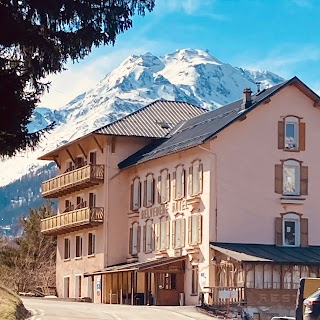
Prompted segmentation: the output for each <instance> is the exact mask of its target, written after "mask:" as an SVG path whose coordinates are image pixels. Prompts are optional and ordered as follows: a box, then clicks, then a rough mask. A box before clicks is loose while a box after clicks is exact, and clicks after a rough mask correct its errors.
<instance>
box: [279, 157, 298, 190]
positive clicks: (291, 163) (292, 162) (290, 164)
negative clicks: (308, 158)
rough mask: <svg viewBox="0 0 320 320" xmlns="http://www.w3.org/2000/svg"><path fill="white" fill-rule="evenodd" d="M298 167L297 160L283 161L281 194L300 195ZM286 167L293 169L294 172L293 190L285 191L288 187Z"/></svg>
mask: <svg viewBox="0 0 320 320" xmlns="http://www.w3.org/2000/svg"><path fill="white" fill-rule="evenodd" d="M300 167H301V164H300V162H299V161H297V160H286V161H284V162H283V185H282V188H283V194H284V195H300ZM286 169H289V170H292V169H294V170H295V173H294V179H295V181H294V189H295V191H287V189H288V180H287V179H286V178H287V174H286Z"/></svg>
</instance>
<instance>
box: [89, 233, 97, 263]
mask: <svg viewBox="0 0 320 320" xmlns="http://www.w3.org/2000/svg"><path fill="white" fill-rule="evenodd" d="M89 234H92V239H93V240H92V241H93V242H92V247H91V253H89V248H90V246H89V245H90V242H89ZM87 254H88V256H89V257H90V256H94V255H95V254H96V233H95V232H94V231H89V232H88V252H87Z"/></svg>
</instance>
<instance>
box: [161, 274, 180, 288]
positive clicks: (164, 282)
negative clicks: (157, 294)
mask: <svg viewBox="0 0 320 320" xmlns="http://www.w3.org/2000/svg"><path fill="white" fill-rule="evenodd" d="M159 288H160V289H164V290H175V289H177V275H176V274H175V273H159Z"/></svg>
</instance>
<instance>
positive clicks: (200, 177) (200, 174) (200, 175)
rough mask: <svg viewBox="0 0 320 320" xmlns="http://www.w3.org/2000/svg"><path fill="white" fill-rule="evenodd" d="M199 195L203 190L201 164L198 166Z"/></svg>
mask: <svg viewBox="0 0 320 320" xmlns="http://www.w3.org/2000/svg"><path fill="white" fill-rule="evenodd" d="M198 170H199V193H202V190H203V164H202V163H200V164H199V168H198Z"/></svg>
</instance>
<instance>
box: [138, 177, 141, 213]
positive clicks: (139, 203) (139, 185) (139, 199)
mask: <svg viewBox="0 0 320 320" xmlns="http://www.w3.org/2000/svg"><path fill="white" fill-rule="evenodd" d="M138 208H141V182H139V184H138Z"/></svg>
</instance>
